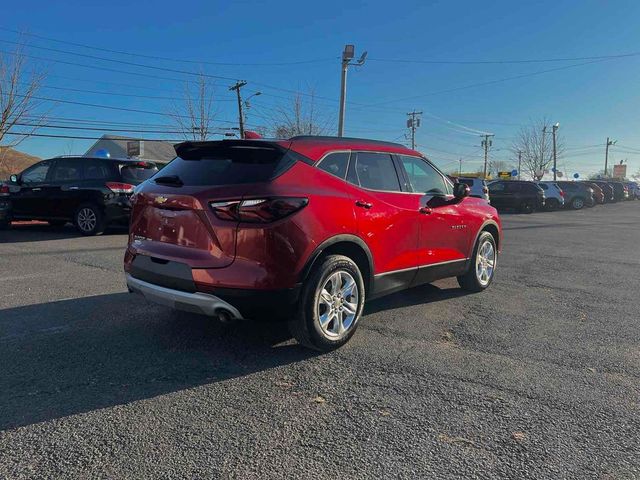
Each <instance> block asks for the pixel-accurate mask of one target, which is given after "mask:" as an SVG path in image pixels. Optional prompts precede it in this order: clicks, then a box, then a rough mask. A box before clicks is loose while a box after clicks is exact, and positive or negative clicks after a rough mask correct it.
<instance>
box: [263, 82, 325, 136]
mask: <svg viewBox="0 0 640 480" xmlns="http://www.w3.org/2000/svg"><path fill="white" fill-rule="evenodd" d="M305 96H306V97H308V100H305V99H304V98H303V95H302V94H300V93H297V94H296V95H295V96H294V97H293V100H292V101H291V104H290V105H289V106H287V107H280V108H278V109H277V111H276V114H275V115H274V116H272V121H273V127H272V130H273V134H274V136H275V137H277V138H290V137H294V136H296V135H324V134H325V133H326V132H327V130H328V122H326V121H325V122H323V121H321V120H320V118H319V116H318V114H317V112H316V109H315V97H314V93H313V92H311V93H310V94H309V95H305Z"/></svg>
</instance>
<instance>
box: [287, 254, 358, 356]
mask: <svg viewBox="0 0 640 480" xmlns="http://www.w3.org/2000/svg"><path fill="white" fill-rule="evenodd" d="M364 297H365V291H364V281H363V279H362V274H361V273H360V270H359V269H358V266H357V265H356V264H355V263H354V262H353V261H352V260H351V259H350V258H348V257H345V256H343V255H329V256H327V257H326V258H324V259H323V260H322V262H321V264H320V265H319V266H318V267H317V268H315V269H314V270H313V272H312V273H311V275H310V276H309V278H308V279H307V281H306V282H305V283H304V285H303V287H302V293H301V298H300V302H299V309H298V313H297V315H296V316H295V318H292V319H291V320H290V321H289V330H290V331H291V334H292V335H293V336H294V337H295V338H296V340H298V342H299V343H300V344H302V345H304V346H306V347H310V348H314V349H316V350H320V351H329V350H333V349H335V348H338V347H340V346H342V345H344V344H345V343H347V342H348V341H349V339H350V338H351V336H352V335H353V334H354V333H355V331H356V328H357V327H358V321H359V319H360V316H361V315H362V309H363V306H364Z"/></svg>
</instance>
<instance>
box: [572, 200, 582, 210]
mask: <svg viewBox="0 0 640 480" xmlns="http://www.w3.org/2000/svg"><path fill="white" fill-rule="evenodd" d="M583 207H584V199H583V198H581V197H576V198H574V199H573V200H571V208H573V209H574V210H580V209H581V208H583Z"/></svg>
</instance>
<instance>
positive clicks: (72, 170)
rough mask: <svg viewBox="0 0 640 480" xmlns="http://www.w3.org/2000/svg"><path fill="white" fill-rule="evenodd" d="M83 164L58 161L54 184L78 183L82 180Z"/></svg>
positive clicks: (73, 161)
mask: <svg viewBox="0 0 640 480" xmlns="http://www.w3.org/2000/svg"><path fill="white" fill-rule="evenodd" d="M81 170H82V163H81V161H78V160H71V159H68V160H57V161H56V166H55V168H54V169H53V175H52V177H51V180H52V181H54V182H69V181H76V180H80V179H81V178H82V171H81Z"/></svg>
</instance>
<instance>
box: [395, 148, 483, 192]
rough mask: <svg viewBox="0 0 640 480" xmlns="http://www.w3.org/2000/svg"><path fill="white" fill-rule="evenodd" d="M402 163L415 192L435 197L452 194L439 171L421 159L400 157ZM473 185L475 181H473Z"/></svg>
mask: <svg viewBox="0 0 640 480" xmlns="http://www.w3.org/2000/svg"><path fill="white" fill-rule="evenodd" d="M400 161H401V162H402V165H403V166H404V170H405V171H406V172H407V176H408V177H409V183H410V184H411V188H412V189H413V191H414V192H421V193H423V192H424V193H427V194H434V195H446V194H449V193H451V187H450V185H449V183H448V182H447V181H446V180H445V179H444V178H443V176H442V175H440V173H438V171H437V170H436V169H435V168H433V167H432V166H431V165H429V164H428V163H427V162H425V161H424V160H422V159H421V158H416V157H409V156H406V155H400ZM471 185H473V181H471Z"/></svg>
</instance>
